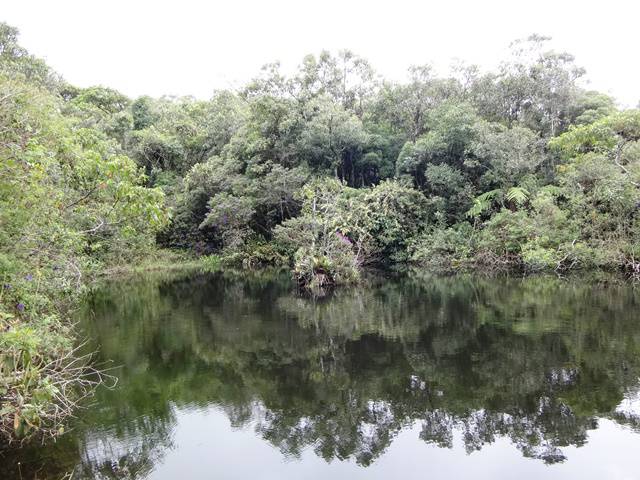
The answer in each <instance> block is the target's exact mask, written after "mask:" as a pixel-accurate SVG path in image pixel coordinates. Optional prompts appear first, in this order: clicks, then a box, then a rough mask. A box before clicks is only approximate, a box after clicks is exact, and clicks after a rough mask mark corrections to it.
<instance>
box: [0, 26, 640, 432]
mask: <svg viewBox="0 0 640 480" xmlns="http://www.w3.org/2000/svg"><path fill="white" fill-rule="evenodd" d="M549 40H550V39H549V38H547V37H542V36H538V35H533V36H531V37H529V38H526V39H523V40H518V41H514V42H513V44H512V45H511V55H510V57H509V58H506V59H504V61H502V62H501V63H500V65H499V67H498V68H497V69H496V70H495V71H490V72H485V71H482V70H481V69H480V68H478V67H476V66H473V65H467V64H462V63H460V64H457V65H456V66H454V67H452V68H451V70H450V71H449V72H447V73H446V74H442V73H441V72H436V71H435V70H434V69H433V68H431V67H430V66H428V65H423V66H415V67H412V68H410V70H409V72H408V76H407V81H405V82H401V83H399V82H391V81H386V80H384V79H382V78H381V77H380V76H379V75H378V74H376V72H375V70H374V68H373V66H371V65H370V64H369V63H368V62H367V60H366V59H364V58H361V57H359V56H358V55H356V54H355V53H352V52H350V51H346V50H345V51H340V52H337V53H330V52H321V53H320V54H319V55H309V56H307V57H305V58H303V59H302V62H301V64H300V65H299V67H298V69H297V70H296V71H295V72H294V73H292V74H285V73H283V70H282V69H281V68H280V66H279V64H278V63H273V64H269V65H266V66H265V67H264V68H263V69H262V70H261V71H260V72H258V73H257V75H256V77H255V78H254V79H253V80H252V81H250V82H249V83H248V84H246V85H245V86H244V87H242V88H239V89H237V90H222V91H215V92H213V95H212V97H211V98H210V99H209V100H201V99H196V98H192V97H170V96H166V97H162V98H151V97H147V96H142V97H139V98H128V97H127V96H125V95H123V94H121V93H120V92H118V91H116V90H113V89H111V88H109V87H107V86H94V87H89V88H80V87H76V86H74V85H71V84H69V83H68V82H66V81H65V80H64V78H63V77H62V76H61V75H60V74H58V73H57V72H54V71H53V70H52V69H51V68H50V67H49V66H47V64H46V63H45V62H44V61H43V60H41V59H39V58H36V57H35V56H33V55H31V54H30V53H29V52H28V51H26V50H25V49H24V48H23V47H22V46H21V45H20V43H19V40H18V31H17V29H15V28H13V27H11V26H9V25H7V24H0V159H1V163H0V276H1V277H2V278H1V279H0V280H1V289H0V399H1V404H0V439H1V440H0V441H2V442H4V441H7V442H8V441H13V440H16V439H21V440H24V439H29V438H41V437H54V436H57V435H59V434H60V433H62V432H64V428H65V427H64V421H65V419H66V418H67V417H68V416H69V415H70V414H71V413H72V412H73V411H74V409H75V408H76V406H77V404H78V403H79V402H82V399H83V397H84V396H86V395H89V394H90V393H91V391H92V388H93V386H94V385H95V384H96V382H99V381H100V372H99V371H98V370H95V369H93V368H92V367H91V360H90V358H89V357H87V356H84V355H81V354H80V353H79V352H78V350H77V346H76V345H77V338H76V334H75V331H74V326H73V323H72V322H71V321H70V313H69V312H70V309H71V308H72V307H73V305H74V302H75V300H77V299H78V298H79V297H80V296H81V295H82V294H83V292H84V291H85V290H86V289H87V287H88V285H89V284H90V282H91V279H92V278H93V277H95V276H96V275H99V274H100V273H101V272H104V271H105V270H107V269H108V268H111V267H115V266H128V265H135V264H137V263H139V262H142V261H144V260H145V259H149V258H154V257H161V256H162V255H163V254H162V253H161V252H164V251H166V250H170V251H174V252H181V253H180V255H182V256H181V257H180V258H198V259H199V261H200V262H202V264H203V265H207V266H208V267H210V268H222V269H232V268H238V269H257V268H261V267H267V266H274V267H278V268H283V269H288V270H290V272H291V277H292V281H296V282H297V283H298V284H299V285H300V287H301V288H303V289H310V290H311V291H314V290H315V289H322V288H328V287H332V286H334V285H340V284H357V283H358V282H359V281H360V278H361V276H362V274H363V272H364V271H365V270H366V269H368V268H374V267H375V268H385V269H389V268H403V267H406V266H412V267H416V268H419V269H424V270H427V271H439V272H461V271H469V270H483V271H491V272H500V271H517V272H524V273H533V272H541V271H551V272H558V273H565V272H569V271H578V270H607V271H613V272H619V273H621V274H624V275H627V276H628V277H630V278H632V279H636V278H638V277H640V215H639V213H640V188H639V187H640V110H637V109H619V108H618V107H617V105H616V101H615V99H614V98H612V97H611V96H608V95H606V94H603V93H599V92H596V91H591V90H588V89H587V88H585V87H584V83H585V82H584V79H585V78H586V77H585V75H586V72H585V71H584V69H582V68H581V67H579V66H578V65H576V62H575V59H574V57H573V56H572V55H571V54H569V53H566V52H558V51H555V50H552V49H550V47H549Z"/></svg>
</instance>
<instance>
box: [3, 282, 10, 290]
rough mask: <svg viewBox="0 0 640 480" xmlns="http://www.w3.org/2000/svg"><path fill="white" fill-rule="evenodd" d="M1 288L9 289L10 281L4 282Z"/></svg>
mask: <svg viewBox="0 0 640 480" xmlns="http://www.w3.org/2000/svg"><path fill="white" fill-rule="evenodd" d="M3 288H4V289H5V290H11V284H10V283H5V284H4V285H3Z"/></svg>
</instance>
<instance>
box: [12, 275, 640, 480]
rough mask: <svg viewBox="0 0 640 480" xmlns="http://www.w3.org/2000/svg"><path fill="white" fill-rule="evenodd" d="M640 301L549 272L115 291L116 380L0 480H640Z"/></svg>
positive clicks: (102, 295)
mask: <svg viewBox="0 0 640 480" xmlns="http://www.w3.org/2000/svg"><path fill="white" fill-rule="evenodd" d="M638 298H639V297H638V294H637V293H636V292H635V290H634V288H633V287H632V286H630V285H628V284H626V285H624V284H623V285H602V284H601V283H597V282H596V283H594V282H591V281H586V280H584V279H572V280H561V279H557V278H549V277H532V278H526V279H517V278H516V279H514V278H501V279H495V278H493V279H482V278H476V277H449V278H442V277H430V276H424V275H422V276H419V275H413V276H406V277H402V278H395V279H391V278H377V279H373V280H372V281H371V285H369V286H367V287H359V288H354V289H342V290H338V291H336V292H334V293H333V294H332V295H329V296H327V297H326V298H310V297H308V296H304V295H301V294H299V293H298V292H296V291H295V289H294V288H293V287H292V285H291V282H290V281H289V278H288V277H287V275H277V274H260V273H259V274H255V275H251V276H246V275H244V276H238V275H234V274H222V273H220V274H193V273H192V274H178V275H175V274H173V275H151V276H145V277H137V278H132V279H128V280H119V281H115V282H111V283H109V284H108V285H105V286H103V287H101V288H98V289H96V291H95V292H93V294H92V295H91V296H90V297H89V299H88V300H87V304H86V306H85V308H83V310H82V312H81V315H80V319H81V327H82V329H83V331H84V333H85V335H86V336H87V337H88V338H91V339H92V342H93V344H92V345H93V347H95V348H99V357H100V359H101V360H102V361H110V362H112V363H111V365H113V366H116V367H117V368H116V369H115V370H114V371H113V373H114V374H116V375H117V376H118V378H119V381H118V384H117V386H116V387H115V388H114V389H111V390H107V389H101V390H100V391H99V392H98V393H97V396H96V398H95V401H94V403H93V405H92V406H91V407H89V408H88V409H87V410H86V411H84V412H81V414H80V415H79V418H78V420H77V422H75V425H74V430H73V432H71V433H69V434H67V435H65V436H64V437H63V438H62V439H61V440H60V441H59V442H58V443H57V444H55V445H50V446H46V447H32V448H29V449H24V450H23V451H22V452H21V453H20V455H19V456H15V455H8V456H7V455H5V457H0V478H20V477H19V475H22V478H25V479H26V478H34V477H36V476H37V478H58V477H59V476H60V475H61V474H62V473H64V472H71V471H72V472H73V477H72V478H74V479H85V478H87V479H89V478H105V479H112V478H114V479H115V478H136V479H159V480H167V479H176V478H189V479H214V478H215V479H218V478H222V479H236V478H237V479H246V478H260V479H289V478H290V479H301V478H304V479H326V478H332V479H333V480H337V479H343V478H344V479H354V478H356V479H357V478H367V479H372V478H380V479H383V478H384V479H388V478H402V479H413V478H416V479H417V478H426V477H432V478H474V479H485V478H486V479H496V478H518V479H539V478H557V479H581V480H584V479H592V478H593V479H602V478H611V479H640V463H639V462H638V453H637V452H638V451H640V435H638V433H640V394H639V386H640V380H639V376H640V355H639V354H640V316H639V315H638V314H637V310H638ZM18 461H20V462H21V465H20V467H18V465H17V463H18Z"/></svg>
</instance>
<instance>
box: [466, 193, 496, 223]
mask: <svg viewBox="0 0 640 480" xmlns="http://www.w3.org/2000/svg"><path fill="white" fill-rule="evenodd" d="M501 193H502V190H500V189H496V190H489V191H488V192H485V193H483V194H482V195H479V196H477V197H476V198H475V199H474V200H473V206H472V207H471V208H470V209H469V210H468V211H467V217H469V218H476V217H478V216H480V215H481V214H482V213H483V212H486V211H487V210H489V209H490V208H491V205H492V204H493V201H494V200H495V199H496V197H497V196H498V195H500V194H501Z"/></svg>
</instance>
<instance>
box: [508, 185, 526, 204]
mask: <svg viewBox="0 0 640 480" xmlns="http://www.w3.org/2000/svg"><path fill="white" fill-rule="evenodd" d="M505 198H506V199H507V200H508V201H510V202H513V203H515V204H516V205H517V206H521V205H523V204H524V203H525V202H526V201H527V200H528V199H529V191H528V190H527V189H525V188H522V187H511V188H510V189H509V190H507V194H506V195H505Z"/></svg>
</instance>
